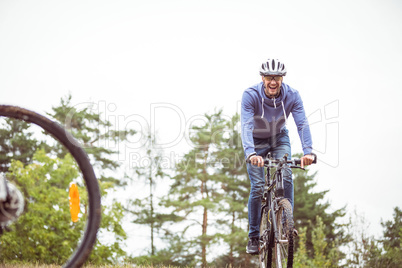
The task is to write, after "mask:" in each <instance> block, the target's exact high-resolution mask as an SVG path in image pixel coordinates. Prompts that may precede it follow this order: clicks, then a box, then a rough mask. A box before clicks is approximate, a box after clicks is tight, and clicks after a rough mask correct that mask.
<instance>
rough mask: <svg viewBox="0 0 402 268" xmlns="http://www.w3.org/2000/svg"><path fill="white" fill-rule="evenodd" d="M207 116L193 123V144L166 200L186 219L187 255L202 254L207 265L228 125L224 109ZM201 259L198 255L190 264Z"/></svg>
mask: <svg viewBox="0 0 402 268" xmlns="http://www.w3.org/2000/svg"><path fill="white" fill-rule="evenodd" d="M205 119H206V121H205V123H204V124H203V125H201V126H193V127H192V130H193V133H192V135H191V137H190V139H191V142H192V144H193V146H194V148H193V149H192V150H191V151H190V152H189V153H187V154H186V155H185V156H184V158H183V160H182V161H180V162H179V163H178V165H177V166H176V174H177V175H176V176H174V177H173V178H172V181H173V183H172V185H171V188H170V191H169V193H168V196H167V197H166V198H165V200H164V204H165V206H167V207H171V208H172V209H173V211H172V213H173V214H176V215H178V216H180V217H182V218H183V219H184V221H183V222H182V224H183V225H184V228H183V229H184V231H183V237H182V238H181V239H180V238H179V239H180V241H181V243H182V244H183V243H184V244H186V245H187V247H186V249H187V253H186V255H187V256H191V257H192V256H198V257H200V260H201V264H202V267H206V266H207V249H208V246H210V245H211V243H212V241H213V239H214V234H212V233H211V232H210V231H208V227H209V226H210V225H211V223H212V221H213V219H214V218H213V216H214V214H215V213H216V211H217V209H218V207H219V203H220V201H221V200H222V198H223V191H222V177H223V176H222V175H221V174H218V173H216V172H215V171H216V166H219V165H220V164H221V163H220V159H219V157H218V152H219V151H220V149H221V148H220V143H221V140H222V135H223V131H224V128H225V121H224V119H223V118H222V111H218V112H215V113H214V114H211V115H209V114H206V115H205ZM193 227H194V228H193ZM173 237H174V236H173ZM175 245H177V243H176V244H175ZM181 258H183V259H185V258H186V256H181ZM198 261H199V259H198V258H196V259H194V260H193V262H192V263H190V264H189V265H194V264H195V263H197V262H198Z"/></svg>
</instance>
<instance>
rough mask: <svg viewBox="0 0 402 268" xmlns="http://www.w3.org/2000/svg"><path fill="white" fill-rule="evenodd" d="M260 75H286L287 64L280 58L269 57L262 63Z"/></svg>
mask: <svg viewBox="0 0 402 268" xmlns="http://www.w3.org/2000/svg"><path fill="white" fill-rule="evenodd" d="M260 75H262V76H264V75H281V76H285V75H286V66H285V64H284V63H283V62H281V61H280V60H278V59H268V60H267V61H264V62H263V63H262V64H261V68H260Z"/></svg>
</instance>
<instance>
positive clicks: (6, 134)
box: [0, 118, 40, 172]
mask: <svg viewBox="0 0 402 268" xmlns="http://www.w3.org/2000/svg"><path fill="white" fill-rule="evenodd" d="M29 128H30V124H29V123H26V122H24V121H21V120H17V119H13V118H6V119H4V120H2V124H1V128H0V151H1V154H0V172H7V171H8V168H9V167H10V164H11V160H12V159H14V160H18V161H21V162H22V163H24V164H28V163H30V162H31V161H32V157H33V155H34V153H35V151H36V149H37V148H38V147H39V146H40V143H39V142H38V140H36V139H34V138H33V132H31V131H30V130H29Z"/></svg>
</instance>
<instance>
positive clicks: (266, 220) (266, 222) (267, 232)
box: [259, 207, 273, 268]
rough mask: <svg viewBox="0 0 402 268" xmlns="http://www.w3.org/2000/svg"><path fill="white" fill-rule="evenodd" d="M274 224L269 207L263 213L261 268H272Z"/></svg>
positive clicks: (261, 225) (260, 249)
mask: <svg viewBox="0 0 402 268" xmlns="http://www.w3.org/2000/svg"><path fill="white" fill-rule="evenodd" d="M272 237H273V232H272V224H271V215H270V210H269V208H268V207H265V208H264V209H263V210H262V212H261V223H260V241H259V243H260V244H259V264H260V268H271V265H272Z"/></svg>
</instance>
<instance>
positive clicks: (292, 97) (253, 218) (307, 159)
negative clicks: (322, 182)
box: [241, 59, 314, 254]
mask: <svg viewBox="0 0 402 268" xmlns="http://www.w3.org/2000/svg"><path fill="white" fill-rule="evenodd" d="M260 75H261V77H262V82H260V83H258V84H256V85H254V86H252V87H250V88H248V89H246V90H245V91H244V93H243V97H242V103H241V129H242V131H241V138H242V142H243V148H244V155H245V158H246V160H247V172H248V175H249V179H250V184H251V190H250V197H249V200H248V221H249V228H250V229H249V234H248V237H249V241H248V244H247V253H250V254H258V250H259V249H258V245H259V241H258V240H259V235H260V230H259V228H260V218H261V215H260V209H261V197H262V193H263V187H264V183H265V178H264V157H265V156H266V155H267V154H268V153H269V152H270V153H271V155H272V157H274V158H281V157H283V156H284V155H285V154H288V155H289V157H290V156H291V148H290V140H289V135H288V130H287V128H286V125H287V122H288V117H289V115H290V113H292V115H293V118H294V121H295V123H296V126H297V130H298V133H299V137H300V140H301V143H302V148H303V153H304V156H303V157H302V158H301V159H302V164H301V166H302V167H303V166H307V165H310V164H311V163H312V162H313V160H314V158H313V156H312V155H311V153H312V139H311V134H310V128H309V125H308V121H307V117H306V115H305V112H304V107H303V102H302V100H301V97H300V95H299V92H298V91H297V90H295V89H293V88H291V87H290V86H288V85H287V84H285V83H283V82H282V81H283V76H285V75H286V67H285V64H284V63H283V62H282V61H280V60H278V59H268V60H267V61H264V62H263V63H262V65H261V67H260ZM283 178H284V188H285V198H288V199H289V201H290V203H291V204H292V206H293V194H294V193H293V182H292V173H291V170H290V169H289V168H288V169H287V170H285V172H284V176H283ZM295 234H296V235H297V231H295Z"/></svg>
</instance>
